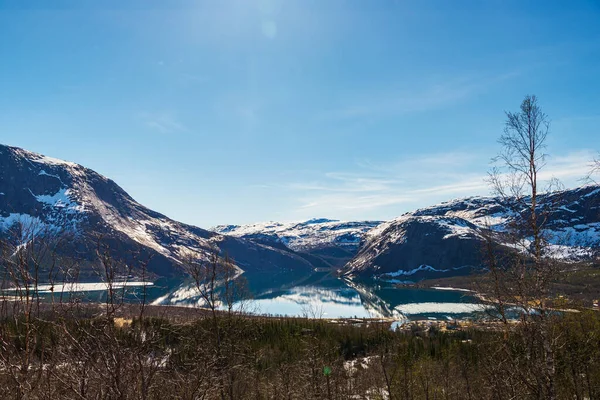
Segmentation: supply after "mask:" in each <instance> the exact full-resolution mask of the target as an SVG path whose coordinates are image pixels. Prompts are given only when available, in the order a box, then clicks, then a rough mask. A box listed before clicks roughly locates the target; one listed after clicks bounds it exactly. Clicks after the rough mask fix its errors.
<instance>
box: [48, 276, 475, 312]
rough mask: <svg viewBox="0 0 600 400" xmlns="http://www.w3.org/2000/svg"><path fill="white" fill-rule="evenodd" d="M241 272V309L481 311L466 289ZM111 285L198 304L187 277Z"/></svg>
mask: <svg viewBox="0 0 600 400" xmlns="http://www.w3.org/2000/svg"><path fill="white" fill-rule="evenodd" d="M242 276H244V278H245V280H246V281H247V285H248V289H249V291H250V292H251V300H249V301H246V302H244V303H243V306H244V310H246V311H248V312H251V313H254V314H261V315H273V316H279V315H281V316H306V317H313V318H353V317H356V318H387V319H394V320H398V321H403V320H415V319H447V320H451V319H460V318H465V317H474V316H477V315H478V314H480V313H481V312H482V311H483V310H482V306H481V305H480V304H477V300H476V299H475V298H474V297H473V296H472V295H471V294H470V293H469V292H464V291H459V290H436V289H420V288H413V287H398V286H397V285H394V284H393V283H390V282H385V281H353V280H348V279H342V278H339V277H336V276H334V275H333V274H332V273H331V272H327V271H324V272H314V273H312V274H309V275H308V276H307V275H306V274H303V275H295V274H294V273H293V272H292V273H283V274H279V275H273V274H255V275H248V274H243V275H242ZM116 287H117V290H118V292H119V293H121V292H120V291H121V290H124V291H126V300H127V301H130V302H136V301H140V299H142V298H143V297H142V296H143V295H144V294H145V298H146V302H147V303H150V304H153V305H171V306H185V307H194V306H198V305H202V301H201V298H200V296H199V295H198V292H197V291H196V289H195V287H194V285H193V284H192V282H190V281H189V280H183V279H173V278H171V279H159V280H157V281H155V282H152V283H149V284H144V283H143V282H138V281H130V282H127V283H126V284H125V283H123V282H120V283H117V284H116ZM49 289H50V287H49V285H42V286H40V287H39V290H40V293H42V294H43V295H46V296H49V293H50V291H49ZM53 290H54V296H55V298H56V297H57V296H60V292H61V291H64V292H65V293H69V292H77V293H78V296H79V297H81V298H82V299H85V300H87V301H96V302H104V301H105V300H106V286H105V285H104V284H103V283H98V282H87V283H78V284H74V285H64V286H63V285H55V286H54V288H53ZM144 292H145V293H144ZM237 305H241V303H238V304H237Z"/></svg>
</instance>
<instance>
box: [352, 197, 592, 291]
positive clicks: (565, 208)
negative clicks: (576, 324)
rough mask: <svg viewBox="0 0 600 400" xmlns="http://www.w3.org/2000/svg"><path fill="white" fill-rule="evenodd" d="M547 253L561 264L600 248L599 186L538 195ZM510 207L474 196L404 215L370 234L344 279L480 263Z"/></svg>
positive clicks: (458, 270) (453, 270)
mask: <svg viewBox="0 0 600 400" xmlns="http://www.w3.org/2000/svg"><path fill="white" fill-rule="evenodd" d="M539 202H540V205H539V212H540V213H541V214H543V218H544V220H545V224H544V235H545V237H546V238H547V240H548V242H549V246H548V248H547V255H548V256H549V257H553V258H556V259H561V260H564V261H567V262H568V261H578V260H585V259H590V258H591V257H593V254H594V252H595V250H597V249H598V247H600V186H586V187H582V188H578V189H573V190H566V191H560V192H554V193H550V194H546V195H542V196H541V197H540V198H539ZM513 209H514V208H513V207H512V205H510V204H504V203H502V202H500V201H499V199H497V198H492V197H474V198H468V199H462V200H455V201H451V202H447V203H442V204H440V205H437V206H433V207H428V208H424V209H420V210H416V211H414V212H411V213H407V214H405V215H403V216H401V217H399V218H397V219H396V220H393V221H390V222H386V223H383V224H381V225H380V226H379V227H377V228H375V229H373V230H372V231H370V232H368V233H367V235H366V237H365V240H364V242H363V243H362V245H361V248H360V249H359V251H358V254H357V255H356V257H354V258H353V259H352V261H350V262H349V263H348V264H347V265H346V266H345V267H344V268H343V269H342V273H344V274H345V275H347V276H350V277H352V276H361V277H381V278H383V279H391V278H393V279H399V280H402V279H407V280H408V279H411V278H412V279H414V278H416V277H423V276H431V275H435V274H439V273H443V274H446V275H448V274H463V273H465V272H467V271H468V270H470V269H472V268H481V267H482V266H483V264H484V251H483V241H484V237H491V238H492V240H494V241H495V242H496V244H497V245H498V246H497V247H499V248H505V249H510V246H509V245H508V243H505V242H504V241H505V240H506V232H507V229H508V228H509V226H510V225H511V224H512V223H513V221H514V218H515V217H514V215H515V214H514V212H511V211H510V210H513Z"/></svg>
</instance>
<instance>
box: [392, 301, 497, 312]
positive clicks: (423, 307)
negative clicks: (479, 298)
mask: <svg viewBox="0 0 600 400" xmlns="http://www.w3.org/2000/svg"><path fill="white" fill-rule="evenodd" d="M486 308H487V306H485V305H483V304H477V303H434V302H424V303H408V304H401V305H399V306H396V310H398V311H399V312H401V313H403V314H405V315H413V314H433V313H435V314H467V313H472V312H475V311H484V310H485V309H486Z"/></svg>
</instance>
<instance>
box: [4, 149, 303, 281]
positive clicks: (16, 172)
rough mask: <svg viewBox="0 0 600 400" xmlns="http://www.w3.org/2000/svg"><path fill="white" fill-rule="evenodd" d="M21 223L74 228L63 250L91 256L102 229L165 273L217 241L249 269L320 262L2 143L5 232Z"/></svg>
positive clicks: (119, 252)
mask: <svg viewBox="0 0 600 400" xmlns="http://www.w3.org/2000/svg"><path fill="white" fill-rule="evenodd" d="M22 226H25V227H27V229H29V230H30V231H32V230H35V231H39V232H40V233H41V232H45V233H46V234H48V232H59V231H60V232H61V233H65V232H68V233H69V235H72V237H73V238H72V240H70V241H69V242H68V243H66V244H65V246H64V252H69V253H70V254H75V252H77V254H78V257H81V258H82V259H85V260H86V261H87V262H88V263H89V264H93V263H94V262H95V258H96V251H95V250H96V243H95V242H96V241H97V238H98V237H102V242H103V243H104V244H106V245H109V246H110V248H111V251H113V252H114V254H113V255H114V256H115V257H121V256H123V257H124V255H126V254H133V253H138V254H140V255H141V256H142V257H144V258H146V257H151V259H150V264H149V266H148V268H149V270H150V272H151V273H153V274H154V275H158V276H169V275H176V274H180V273H181V272H182V271H181V269H180V268H179V267H180V265H181V261H182V260H183V259H184V258H186V257H190V256H191V257H193V258H196V259H204V258H206V257H207V255H208V252H209V251H210V249H211V248H213V247H215V246H216V247H217V248H218V249H219V250H220V251H221V253H227V254H228V255H230V256H231V257H232V258H233V259H234V260H235V263H236V264H237V266H238V267H239V268H241V269H242V270H244V271H252V272H260V271H269V270H272V269H273V268H276V269H278V270H289V269H306V270H307V271H308V270H311V269H313V268H314V266H313V265H312V264H311V263H310V262H309V261H307V260H306V259H304V258H302V257H300V256H298V255H297V254H295V253H294V252H292V251H290V250H288V249H285V248H276V247H272V246H269V245H267V244H264V243H257V242H252V241H248V240H244V239H240V238H234V237H231V236H224V235H221V234H218V233H215V232H211V231H207V230H204V229H201V228H197V227H195V226H191V225H186V224H183V223H180V222H177V221H174V220H171V219H169V218H168V217H166V216H164V215H162V214H160V213H157V212H155V211H152V210H150V209H148V208H146V207H144V206H143V205H141V204H139V203H138V202H136V201H135V200H134V199H133V198H131V196H129V195H128V194H127V193H126V192H125V191H124V190H123V189H122V188H121V187H119V186H118V185H117V184H116V183H115V182H113V181H112V180H110V179H108V178H106V177H104V176H102V175H100V174H98V173H96V172H94V171H92V170H90V169H88V168H85V167H83V166H81V165H78V164H75V163H71V162H67V161H62V160H57V159H54V158H50V157H46V156H43V155H40V154H36V153H32V152H29V151H27V150H23V149H20V148H16V147H9V146H4V145H0V239H4V240H8V241H13V242H15V244H18V242H19V241H22V240H23V235H22V233H19V232H17V231H18V228H19V227H22ZM96 261H97V259H96Z"/></svg>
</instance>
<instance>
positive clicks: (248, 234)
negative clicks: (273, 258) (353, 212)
mask: <svg viewBox="0 0 600 400" xmlns="http://www.w3.org/2000/svg"><path fill="white" fill-rule="evenodd" d="M380 223H381V222H380V221H353V222H349V221H338V220H331V219H326V218H319V219H311V220H308V221H304V222H291V223H280V222H266V223H258V224H250V225H220V226H216V227H214V228H211V229H212V230H213V231H215V232H218V233H221V234H224V235H231V236H235V237H240V238H245V239H251V240H253V241H257V242H261V243H280V244H282V245H284V246H286V247H287V248H290V249H292V250H294V251H296V252H299V253H306V254H310V255H313V256H317V257H319V258H321V259H323V260H324V261H326V262H327V263H329V264H331V265H333V266H338V267H339V266H342V265H344V264H345V263H346V262H347V261H349V260H350V259H351V258H352V257H353V256H354V255H355V254H356V251H357V250H358V248H359V245H360V243H361V241H362V239H363V237H364V235H365V233H366V232H368V231H369V230H371V229H373V228H375V227H376V226H378V225H379V224H380Z"/></svg>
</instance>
